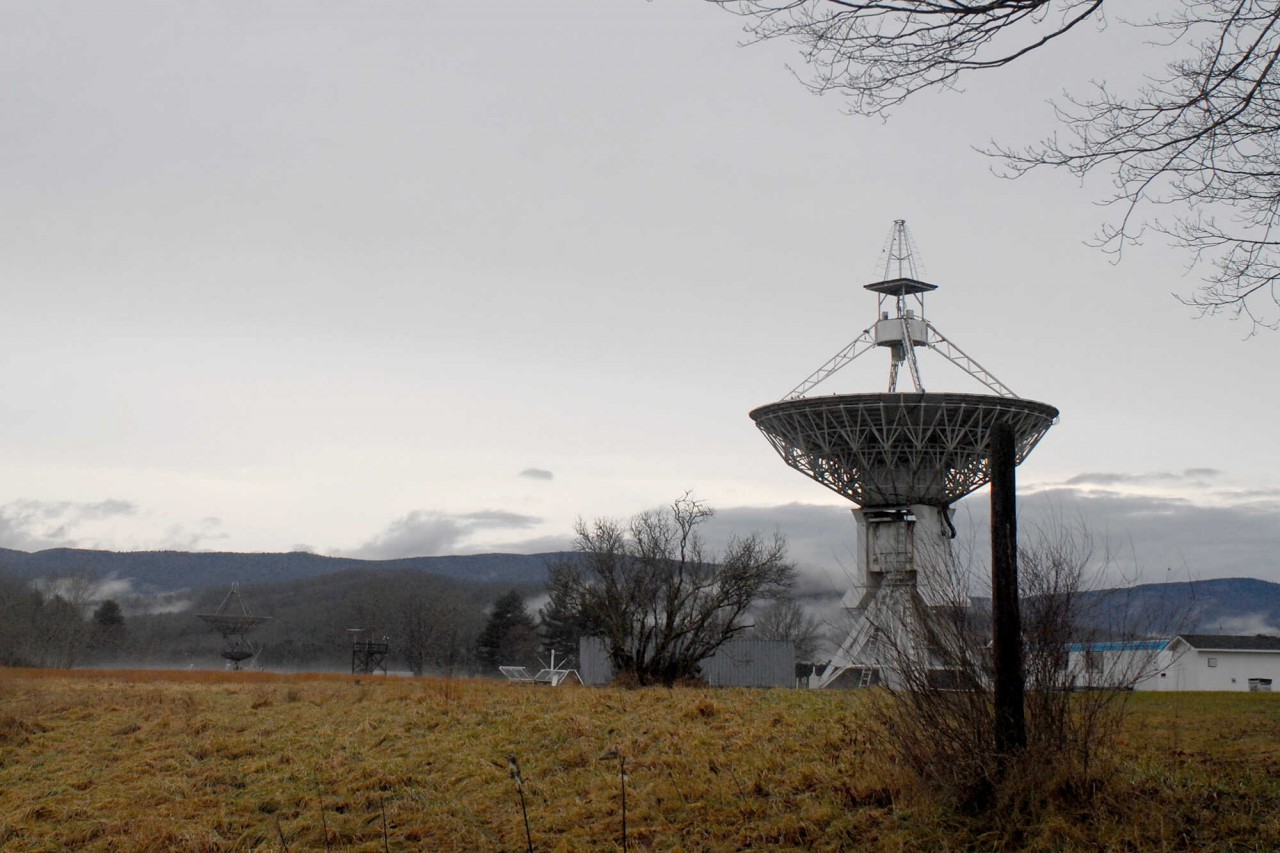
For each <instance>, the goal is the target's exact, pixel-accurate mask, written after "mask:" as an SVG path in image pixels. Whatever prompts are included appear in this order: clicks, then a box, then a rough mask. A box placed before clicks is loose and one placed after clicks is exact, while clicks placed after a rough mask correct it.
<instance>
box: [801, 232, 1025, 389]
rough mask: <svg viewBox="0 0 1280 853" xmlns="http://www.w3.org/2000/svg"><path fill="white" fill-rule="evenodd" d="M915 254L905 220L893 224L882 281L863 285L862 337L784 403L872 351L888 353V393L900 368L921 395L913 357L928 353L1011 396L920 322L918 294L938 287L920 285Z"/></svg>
mask: <svg viewBox="0 0 1280 853" xmlns="http://www.w3.org/2000/svg"><path fill="white" fill-rule="evenodd" d="M918 254H919V252H918V250H917V249H916V248H915V241H913V240H912V239H911V232H910V231H908V230H907V221H906V220H905V219H897V220H894V223H893V228H892V229H890V231H889V239H888V240H887V241H886V242H885V246H884V249H883V251H882V256H883V257H884V259H885V260H884V278H883V279H881V280H880V281H877V282H874V283H872V284H868V285H864V287H865V288H866V289H867V290H870V291H871V292H872V293H875V294H877V295H878V296H879V299H878V300H877V303H876V315H877V319H876V321H875V323H873V324H872V325H871V326H868V327H867V328H865V329H863V330H862V334H860V335H858V337H856V338H854V339H853V341H852V342H851V343H850V344H849V345H848V346H846V347H845V348H844V349H842V350H840V351H839V352H838V353H836V354H835V355H833V356H832V357H831V358H830V359H828V360H827V363H826V364H824V365H822V367H819V368H818V369H817V370H815V371H814V372H813V373H811V374H810V375H809V377H808V378H807V379H805V380H804V381H803V382H801V383H800V384H799V385H797V386H796V387H795V388H792V389H791V391H790V392H789V393H788V394H787V395H786V397H785V398H784V399H787V400H793V399H795V398H797V397H803V396H805V395H806V394H808V393H809V392H810V391H812V390H813V389H814V388H815V387H817V386H818V385H819V384H820V383H822V382H825V381H826V380H827V379H828V378H830V376H831V375H832V374H833V373H835V372H836V371H838V370H840V369H841V368H843V367H845V366H846V365H847V364H849V362H851V361H853V360H854V359H855V358H858V357H859V356H861V355H863V354H865V353H867V352H870V351H871V350H873V349H875V348H876V347H886V348H887V349H888V350H889V353H890V360H889V389H888V390H889V393H890V394H893V393H896V392H897V391H898V374H899V371H900V369H901V368H902V366H903V365H904V364H905V365H906V367H907V371H908V373H910V374H911V384H912V385H913V386H914V387H915V390H916V391H917V392H919V393H921V394H923V393H924V390H925V388H924V382H923V381H922V380H921V378H920V363H919V361H918V359H917V357H916V353H917V350H920V349H929V350H933V351H934V352H936V353H938V354H939V355H941V356H942V357H943V358H945V359H946V360H947V361H949V362H951V363H952V364H954V365H956V366H957V367H959V368H960V369H961V370H963V371H964V372H965V373H967V374H969V375H970V376H972V377H973V378H974V379H976V380H978V381H979V382H981V383H982V384H983V385H985V386H986V387H987V388H989V389H990V390H992V391H994V392H995V393H996V394H999V395H1000V396H1001V397H1016V396H1017V395H1016V394H1014V393H1013V390H1012V389H1010V388H1009V386H1008V385H1005V384H1004V383H1003V382H1001V381H1000V380H999V379H997V378H996V377H995V375H994V374H992V373H991V371H989V370H987V369H986V368H985V367H983V366H982V365H980V364H978V362H976V361H974V360H973V358H971V357H970V356H969V355H968V354H966V353H965V352H964V351H963V350H962V349H960V347H958V346H956V345H955V344H954V343H952V342H951V341H949V340H948V339H947V338H946V337H945V336H943V334H942V332H940V331H938V327H937V326H935V325H933V324H932V323H930V322H929V321H928V320H927V319H925V316H924V295H925V294H926V293H928V292H929V291H931V290H937V289H938V286H937V285H936V284H929V283H928V282H926V281H921V280H920V275H921V272H920V270H921V269H922V267H923V265H922V264H920V263H919V261H918V260H917V258H916V256H917V255H918Z"/></svg>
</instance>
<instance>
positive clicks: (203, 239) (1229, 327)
mask: <svg viewBox="0 0 1280 853" xmlns="http://www.w3.org/2000/svg"><path fill="white" fill-rule="evenodd" d="M740 27H741V22H740V21H738V20H737V19H735V18H734V17H732V16H731V15H728V14H726V13H724V12H722V11H719V10H717V9H715V8H712V7H710V6H708V5H707V4H704V3H701V2H698V0H657V2H640V0H614V2H609V3H603V2H600V0H558V2H554V3H550V4H546V3H544V4H515V5H509V6H504V7H503V8H501V10H497V9H496V8H495V7H492V6H491V5H486V4H473V3H441V2H428V0H418V2H382V3H359V4H357V3H350V2H348V3H333V2H315V0H308V2H272V3H248V2H233V3H227V2H185V3H180V4H175V3H169V2H150V3H145V2H132V1H131V0H122V2H116V3H111V4H83V3H69V2H66V3H64V2H51V0H38V2H36V1H35V0H32V2H8V3H5V4H3V5H2V6H0V77H2V78H3V79H4V81H5V85H4V86H3V87H0V222H3V228H0V282H2V286H3V295H4V308H5V311H4V314H5V334H4V335H3V336H0V358H2V359H3V365H4V370H3V374H2V376H3V381H4V383H5V393H4V394H3V395H0V472H3V476H0V546H3V547H10V548H18V549H23V550H36V549H41V548H47V547H55V546H64V545H72V546H80V547H100V548H115V549H154V548H190V549H215V550H235V551H252V550H272V551H274V550H288V549H293V548H306V549H310V550H314V551H317V552H320V553H332V554H337V553H342V554H349V555H359V556H369V557H394V556H408V555H418V554H442V553H455V552H465V551H482V550H498V549H506V550H519V551H537V550H543V549H545V548H549V547H559V546H563V545H564V544H566V542H567V540H568V537H569V535H570V534H571V530H572V525H573V521H574V519H575V518H576V517H578V516H593V515H601V514H603V515H614V516H626V515H629V514H631V513H632V512H635V511H637V510H640V509H645V508H648V507H652V506H656V505H660V504H662V503H665V502H668V501H670V500H671V499H672V498H674V497H676V496H678V495H680V494H681V493H683V492H684V491H685V490H689V489H692V490H693V491H694V493H695V495H696V496H698V497H701V498H703V499H705V500H707V501H708V502H710V503H711V504H713V505H714V506H716V507H718V508H720V509H721V514H720V518H719V523H720V524H721V525H722V526H723V527H722V529H726V530H727V529H730V528H731V527H733V526H735V525H737V524H739V523H741V524H743V525H752V526H756V527H763V528H765V529H772V528H774V527H777V528H779V529H781V530H782V531H783V532H784V533H787V534H788V535H789V536H790V537H791V538H792V540H793V542H794V545H795V550H796V555H797V557H799V558H800V559H801V560H802V562H804V563H805V564H806V565H807V566H809V567H810V568H811V570H812V571H813V572H814V573H815V575H821V574H822V573H824V572H838V571H839V566H840V565H841V563H840V561H841V560H849V559H851V557H848V552H849V550H850V549H851V548H852V542H853V531H854V527H853V524H852V522H851V521H850V519H849V517H848V512H847V508H848V507H847V505H846V504H844V503H843V502H842V501H841V499H840V498H838V497H837V496H835V495H834V494H831V493H829V492H827V491H826V490H825V489H823V488H822V487H820V486H818V485H816V484H814V483H812V482H810V481H808V480H807V479H805V478H804V477H802V476H801V475H799V474H797V473H796V472H794V471H792V470H790V469H788V468H787V467H785V466H784V465H783V464H782V463H781V461H779V460H778V459H777V458H776V456H774V454H773V452H772V450H771V449H770V448H769V446H768V444H767V443H766V442H765V441H764V439H763V438H761V437H760V435H759V434H758V433H757V432H756V430H755V428H754V426H753V424H752V423H751V421H750V420H749V419H748V418H747V412H748V411H749V410H750V409H752V408H753V407H755V406H757V405H760V404H762V403H766V402H769V401H771V400H774V399H777V398H779V397H781V396H782V395H783V394H784V393H785V392H786V391H787V390H788V389H790V388H791V387H792V386H794V385H795V384H796V383H797V382H799V381H800V380H801V379H803V378H804V377H805V376H807V375H808V374H809V373H810V372H811V371H812V370H813V369H815V368H816V367H817V366H818V365H819V364H821V363H822V362H823V361H825V360H826V359H827V358H828V357H829V356H830V355H831V354H832V353H833V352H835V351H836V350H838V349H839V348H840V347H842V346H843V345H844V344H845V343H847V342H848V341H849V340H851V339H852V338H853V337H855V336H856V335H857V334H858V333H859V331H861V330H862V329H863V328H865V327H866V326H867V325H868V324H869V323H870V322H871V321H872V320H873V319H874V310H875V304H874V299H873V297H872V296H871V295H870V294H868V293H866V292H865V291H863V290H862V289H861V285H862V284H865V283H866V282H868V281H871V280H874V279H876V278H878V277H879V276H878V270H877V260H878V257H879V251H880V248H881V246H882V244H883V242H884V239H885V236H886V235H887V233H888V231H889V227H890V224H891V222H892V221H893V220H894V219H897V218H905V219H906V220H907V221H908V224H909V226H910V228H911V230H912V232H913V235H914V237H915V239H916V242H917V243H918V245H919V247H920V250H921V254H922V257H923V261H924V265H925V270H924V272H925V276H926V278H927V279H928V280H930V281H934V282H937V283H938V284H939V285H940V289H939V290H938V291H937V292H936V293H934V294H932V295H931V296H930V297H929V302H928V309H929V310H928V314H929V317H930V319H932V320H933V322H934V323H935V324H936V325H937V326H938V327H939V328H940V329H941V330H942V331H943V332H944V333H945V334H946V335H947V336H948V337H950V338H951V339H952V340H954V341H955V342H956V343H958V344H959V345H960V346H961V347H963V348H964V349H965V350H967V351H968V352H969V353H970V354H971V355H973V356H974V357H975V358H977V359H978V360H979V361H980V362H981V363H982V364H983V365H984V366H986V367H987V368H989V369H990V370H991V371H992V372H994V373H995V374H996V375H997V376H999V377H1000V378H1001V379H1002V380H1003V381H1004V382H1006V383H1007V384H1009V385H1010V386H1011V387H1012V388H1013V389H1014V390H1015V391H1016V392H1018V393H1019V394H1020V395H1022V396H1025V397H1029V398H1032V399H1037V400H1042V401H1045V402H1048V403H1051V404H1053V405H1055V406H1058V407H1059V408H1060V409H1061V411H1062V418H1061V422H1060V423H1059V424H1058V425H1057V426H1055V427H1054V428H1053V429H1052V430H1051V431H1050V432H1049V434H1048V436H1047V437H1046V438H1045V440H1044V441H1043V442H1042V443H1041V445H1040V446H1039V448H1038V449H1037V450H1036V451H1035V453H1034V454H1033V456H1032V457H1031V459H1030V460H1029V461H1028V462H1027V463H1026V464H1025V465H1024V466H1023V467H1022V468H1021V469H1019V482H1020V487H1021V488H1022V490H1023V492H1024V500H1023V514H1024V518H1028V519H1034V518H1036V517H1040V516H1042V515H1044V514H1045V513H1048V514H1049V515H1053V514H1056V515H1058V516H1063V517H1071V518H1087V519H1088V521H1089V524H1090V526H1092V527H1093V528H1094V529H1095V530H1096V531H1102V532H1103V533H1104V534H1105V536H1106V537H1107V539H1108V540H1109V541H1112V542H1116V543H1122V545H1123V548H1122V550H1125V551H1126V552H1127V553H1128V554H1129V557H1128V558H1127V559H1128V560H1129V562H1130V563H1131V564H1132V565H1133V566H1136V567H1137V568H1138V569H1139V570H1140V571H1141V572H1143V573H1144V574H1145V576H1146V577H1147V578H1148V579H1152V580H1157V579H1163V577H1164V576H1165V572H1166V571H1167V570H1168V569H1170V568H1174V569H1178V570H1181V571H1183V572H1184V574H1190V575H1192V576H1195V577H1217V576H1236V575H1252V576H1257V577H1262V578H1265V579H1268V580H1275V581H1280V561H1278V560H1277V558H1276V557H1275V556H1274V555H1275V554H1276V553H1280V473H1278V471H1277V462H1278V461H1280V459H1278V456H1280V451H1278V450H1277V441H1276V437H1275V435H1276V433H1275V427H1274V424H1275V423H1276V419H1277V414H1278V413H1280V412H1278V410H1280V403H1278V402H1277V395H1276V390H1275V385H1276V383H1275V367H1276V364H1277V356H1280V334H1274V333H1262V334H1258V335H1256V336H1253V337H1247V335H1248V332H1249V328H1248V327H1247V326H1246V325H1244V324H1242V323H1231V322H1229V321H1227V320H1223V319H1199V320H1197V319H1195V313H1194V312H1193V311H1192V310H1190V309H1188V308H1186V307H1185V306H1183V305H1181V304H1180V303H1179V302H1178V301H1177V300H1176V299H1175V298H1174V297H1173V296H1172V294H1175V293H1182V294H1187V293H1189V292H1190V291H1191V290H1192V289H1193V288H1194V286H1195V282H1196V279H1195V277H1194V274H1193V275H1192V276H1190V277H1188V276H1187V275H1186V274H1185V269H1184V262H1185V259H1184V258H1183V257H1182V256H1180V255H1177V254H1176V253H1173V252H1171V251H1169V250H1167V249H1166V248H1165V247H1164V246H1163V245H1162V244H1161V242H1160V241H1159V240H1158V239H1154V238H1153V239H1152V240H1150V241H1149V242H1148V243H1147V244H1146V245H1144V246H1141V247H1137V248H1135V249H1134V250H1133V251H1131V252H1129V253H1128V254H1127V255H1126V256H1125V258H1124V259H1123V261H1122V262H1121V263H1120V264H1118V265H1114V264H1113V263H1112V262H1111V259H1109V258H1108V257H1106V256H1104V255H1102V254H1100V253H1099V252H1097V251H1096V250H1094V249H1091V248H1089V247H1088V246H1086V245H1085V240H1086V239H1087V238H1088V237H1089V236H1090V235H1091V234H1093V233H1094V232H1095V231H1096V229H1097V227H1098V226H1099V225H1100V224H1101V223H1102V222H1103V221H1104V220H1105V217H1106V216H1107V215H1108V211H1106V210H1105V209H1100V208H1099V207H1097V206H1096V205H1095V204H1094V203H1093V202H1094V201H1095V200H1096V199H1097V198H1098V194H1099V192H1100V191H1101V189H1104V187H1102V186H1093V185H1089V186H1085V187H1081V186H1080V185H1079V184H1078V183H1077V182H1075V181H1074V180H1072V179H1070V178H1069V177H1068V176H1066V175H1063V174H1052V173H1045V174H1033V175H1031V176H1030V177H1028V178H1025V179H1022V180H1018V181H1004V180H1000V179H998V178H995V177H993V176H992V174H991V167H992V164H991V162H990V161H988V160H986V159H984V158H983V157H982V156H981V155H979V154H976V153H974V151H973V150H972V147H973V146H976V145H981V144H983V143H985V142H987V141H988V140H990V139H992V138H995V139H997V140H1000V141H1004V142H1011V143H1016V142H1027V141H1032V140H1034V139H1035V138H1036V137H1037V136H1038V135H1041V134H1044V133H1047V132H1049V131H1051V130H1052V124H1051V121H1052V114H1051V110H1050V108H1049V106H1048V105H1047V103H1046V100H1047V99H1048V98H1049V97H1051V96H1053V95H1055V94H1057V93H1058V92H1059V91H1060V90H1061V89H1062V88H1063V87H1070V86H1072V85H1082V84H1084V83H1085V82H1087V80H1086V78H1085V77H1083V76H1082V75H1081V74H1080V73H1079V72H1078V71H1077V69H1079V68H1081V67H1082V66H1084V65H1086V63H1081V62H1080V61H1079V55H1080V52H1081V51H1082V50H1083V49H1084V48H1082V47H1081V46H1080V44H1081V41H1077V42H1070V41H1068V42H1064V43H1062V44H1061V46H1059V47H1056V48H1054V49H1053V50H1049V51H1045V52H1042V53H1039V54H1036V55H1034V56H1032V57H1031V58H1030V59H1029V60H1028V61H1027V62H1024V63H1022V64H1021V65H1019V66H1018V70H1017V71H1015V72H1013V73H1009V74H1000V75H990V76H987V77H982V78H972V79H971V80H970V81H969V82H968V83H967V84H966V91H964V92H962V93H946V94H941V95H937V96H932V95H930V96H925V97H922V98H920V99H918V100H917V101H915V102H913V103H912V104H910V105H909V107H908V108H907V109H904V110H902V111H900V112H899V113H898V114H897V115H896V116H895V117H894V118H893V120H892V121H890V122H888V123H887V124H886V123H882V122H879V121H875V120H865V119H856V118H852V117H850V116H848V115H846V114H845V113H844V111H843V109H842V104H841V103H840V101H839V99H838V98H835V97H830V96H828V97H814V96H812V95H810V94H808V93H807V92H806V91H805V89H804V88H803V87H802V86H801V85H800V84H799V83H798V82H797V81H796V80H795V78H794V76H793V75H792V74H791V72H790V71H789V70H788V65H796V64H798V62H799V58H798V54H797V51H796V49H795V47H794V46H792V45H787V44H783V43H774V44H768V45H763V46H751V47H742V46H740V42H741V41H742V39H743V35H742V32H741V28H740ZM1126 38H1129V37H1127V36H1126V35H1125V34H1124V33H1123V32H1122V28H1118V27H1112V28H1109V29H1107V30H1104V31H1100V32H1088V33H1083V34H1081V40H1082V41H1084V42H1088V43H1089V44H1088V45H1087V48H1088V50H1089V52H1090V54H1089V56H1090V61H1089V63H1087V65H1089V67H1090V73H1091V74H1092V75H1093V76H1095V77H1101V78H1102V79H1109V80H1117V81H1125V80H1131V79H1132V78H1133V75H1134V74H1135V73H1136V72H1137V71H1140V70H1141V66H1139V65H1133V64H1126V63H1132V62H1134V57H1137V58H1145V56H1146V55H1147V54H1146V53H1144V52H1143V51H1135V50H1133V49H1132V48H1133V45H1132V43H1131V40H1130V42H1126V41H1125V39H1126ZM1148 53H1149V52H1148ZM1108 56H1111V57H1124V58H1121V59H1112V60H1107V59H1106V57H1108ZM880 355H881V354H873V356H868V357H867V358H866V359H864V360H863V361H862V362H859V363H858V364H855V365H854V367H852V368H850V370H849V371H847V375H845V374H841V375H840V377H838V379H836V380H832V382H831V383H830V387H828V386H824V387H823V390H824V391H873V390H878V389H879V388H881V387H882V385H883V382H884V377H885V375H886V364H885V360H884V358H882V357H879V356H880ZM922 370H923V372H924V379H925V384H926V386H927V387H928V388H929V389H930V390H958V391H963V390H977V389H976V388H974V387H973V386H972V385H970V384H968V382H969V381H968V380H967V379H966V377H964V376H963V375H962V374H959V373H958V372H957V371H956V370H955V369H954V368H953V367H951V366H950V365H949V364H947V363H945V362H942V361H941V360H940V359H937V358H934V359H929V358H927V355H926V357H925V358H924V359H923V361H922ZM982 499H983V496H981V495H979V496H975V497H974V498H971V499H969V500H968V501H966V502H965V505H973V506H974V507H975V508H974V509H970V510H965V511H966V512H968V513H969V514H970V515H971V516H973V515H978V516H980V515H981V512H982V507H981V501H982ZM1037 514H1040V516H1038V515H1037Z"/></svg>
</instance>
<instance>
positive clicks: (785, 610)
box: [751, 598, 823, 661]
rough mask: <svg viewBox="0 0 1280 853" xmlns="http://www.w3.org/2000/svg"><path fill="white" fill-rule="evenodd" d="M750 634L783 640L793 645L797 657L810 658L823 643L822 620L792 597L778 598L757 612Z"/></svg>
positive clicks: (800, 659) (766, 638) (809, 659)
mask: <svg viewBox="0 0 1280 853" xmlns="http://www.w3.org/2000/svg"><path fill="white" fill-rule="evenodd" d="M751 633H752V635H753V636H756V637H759V638H760V639H762V640H785V641H787V642H789V643H792V644H793V645H794V646H795V649H796V660H798V661H812V660H814V658H815V657H816V656H817V653H818V647H819V646H820V645H821V644H822V635H823V624H822V620H820V619H819V618H818V617H817V616H814V615H813V614H811V613H809V612H808V611H807V610H805V609H804V608H803V607H802V606H800V604H799V603H798V602H797V601H796V600H795V599H793V598H780V599H778V600H777V601H775V602H773V603H772V604H770V605H768V606H767V607H765V608H764V609H763V610H761V611H760V614H759V615H758V616H756V620H755V627H754V628H752V631H751Z"/></svg>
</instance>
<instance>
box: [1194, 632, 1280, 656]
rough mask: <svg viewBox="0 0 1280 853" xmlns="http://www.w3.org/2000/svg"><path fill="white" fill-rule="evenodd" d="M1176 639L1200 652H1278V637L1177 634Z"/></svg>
mask: <svg viewBox="0 0 1280 853" xmlns="http://www.w3.org/2000/svg"><path fill="white" fill-rule="evenodd" d="M1178 639H1180V640H1182V641H1183V642H1185V643H1186V644H1187V645H1189V646H1191V648H1193V649H1196V650H1197V651H1202V652H1206V651H1213V652H1280V637H1268V636H1266V635H1263V634H1255V635H1253V636H1248V637H1239V636H1234V635H1232V634H1179V635H1178Z"/></svg>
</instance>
